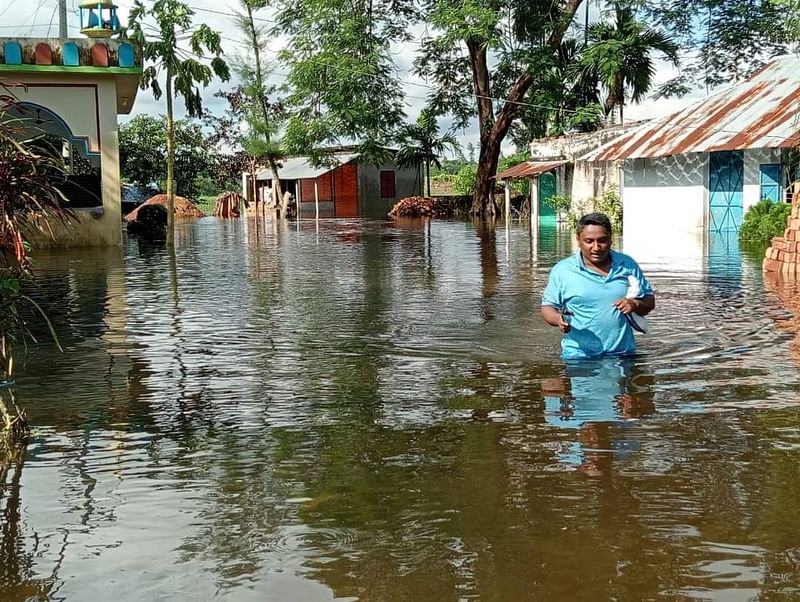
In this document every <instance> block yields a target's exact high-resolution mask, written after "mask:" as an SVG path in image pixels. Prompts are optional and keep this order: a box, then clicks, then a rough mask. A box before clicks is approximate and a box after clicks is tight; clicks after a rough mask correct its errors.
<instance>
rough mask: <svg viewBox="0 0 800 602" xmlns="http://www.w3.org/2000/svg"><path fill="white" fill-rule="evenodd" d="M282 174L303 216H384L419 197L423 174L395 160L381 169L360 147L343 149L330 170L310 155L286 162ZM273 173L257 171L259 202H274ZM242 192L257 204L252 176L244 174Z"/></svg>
mask: <svg viewBox="0 0 800 602" xmlns="http://www.w3.org/2000/svg"><path fill="white" fill-rule="evenodd" d="M278 175H279V177H280V179H281V187H282V188H283V190H284V191H287V190H288V191H289V192H291V193H292V195H294V199H295V201H296V202H297V207H298V215H299V217H314V216H315V215H316V210H317V206H318V207H319V214H320V217H342V218H355V217H371V218H384V217H386V216H387V215H388V213H389V210H390V209H391V208H392V206H393V205H394V204H395V203H396V202H397V201H399V200H400V199H402V198H404V197H408V196H413V195H415V194H418V193H419V188H420V172H419V170H417V169H416V168H401V167H398V166H397V165H396V164H395V163H394V161H392V160H389V161H387V162H385V163H384V164H382V165H380V166H376V165H372V164H370V163H368V162H366V161H364V160H363V159H362V158H361V157H360V156H359V155H358V153H357V152H356V151H355V149H354V148H348V147H341V148H338V149H335V150H334V151H333V152H332V154H331V159H330V162H329V163H328V164H327V165H326V166H322V167H316V166H314V165H313V164H312V163H311V162H310V161H309V159H308V158H307V157H290V158H288V159H284V160H283V161H282V162H281V164H280V166H279V168H278ZM271 182H272V174H271V172H270V171H269V169H268V168H267V167H266V166H263V167H262V168H261V170H260V171H258V172H257V173H256V186H255V189H256V191H257V192H256V194H258V199H259V201H265V200H267V199H268V198H269V194H270V189H271ZM242 194H243V195H244V196H245V197H246V198H247V199H248V201H253V186H252V175H250V174H247V173H245V174H242Z"/></svg>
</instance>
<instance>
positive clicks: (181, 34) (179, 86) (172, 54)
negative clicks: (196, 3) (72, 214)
mask: <svg viewBox="0 0 800 602" xmlns="http://www.w3.org/2000/svg"><path fill="white" fill-rule="evenodd" d="M193 16H194V11H193V10H192V9H191V8H190V7H189V5H188V4H187V3H186V2H183V1H182V0H156V1H155V2H154V3H153V4H152V6H151V7H150V8H147V7H145V5H144V3H143V2H142V0H135V2H134V3H133V7H132V8H131V11H130V15H129V19H130V27H129V28H128V31H127V32H126V34H127V35H128V37H129V38H130V39H131V40H132V41H134V42H135V43H136V44H137V45H138V46H139V47H140V48H141V49H142V56H143V58H144V60H145V62H146V63H150V64H149V65H148V66H147V67H146V68H145V70H144V73H143V74H142V81H141V87H142V89H147V88H150V90H151V91H152V92H153V96H154V97H155V99H156V100H158V99H159V98H161V94H162V90H161V84H160V83H159V79H158V78H159V75H160V74H161V73H164V74H166V77H167V80H168V81H167V86H168V88H169V87H171V86H172V85H173V84H174V86H175V95H176V96H180V97H181V98H183V99H184V101H185V102H186V112H187V113H188V114H189V115H190V116H191V117H199V116H200V115H201V114H202V112H203V100H202V96H201V94H200V86H203V87H206V86H208V84H210V83H211V80H212V78H213V77H214V76H215V75H216V76H217V77H218V78H220V79H221V80H223V81H227V80H228V79H229V78H230V73H229V70H228V65H227V64H226V63H225V61H224V60H223V59H222V58H221V55H222V46H221V45H220V41H221V37H220V34H219V32H217V31H214V30H212V29H211V28H210V27H209V26H208V25H207V24H205V23H202V24H200V25H198V26H195V25H194V24H193V23H192V17H193ZM147 20H152V21H155V24H156V31H157V34H156V36H153V37H150V38H148V37H147V36H146V35H145V29H147V28H148V27H149V26H148V25H147V24H146V21H147ZM183 41H187V42H188V47H189V48H188V49H183V48H181V47H180V46H179V42H183ZM206 54H211V55H213V56H212V58H211V62H210V65H206V64H205V63H203V62H202V61H203V57H204V56H205V55H206ZM168 91H169V90H168ZM170 100H171V99H168V101H170ZM171 117H172V116H171V115H168V118H169V119H171Z"/></svg>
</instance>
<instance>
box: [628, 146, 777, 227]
mask: <svg viewBox="0 0 800 602" xmlns="http://www.w3.org/2000/svg"><path fill="white" fill-rule="evenodd" d="M780 161H781V153H780V150H778V149H748V150H745V151H744V182H743V198H742V204H743V206H744V211H745V213H746V212H747V209H748V208H750V207H751V206H752V205H755V204H756V203H758V201H759V200H761V176H760V166H761V165H762V164H763V163H780ZM708 167H709V161H708V153H692V154H688V155H679V156H676V157H663V158H657V159H633V160H629V161H625V162H624V164H623V168H622V172H623V184H622V186H621V191H622V202H623V207H624V225H623V228H624V230H625V232H626V234H627V232H629V231H631V230H639V229H645V228H649V229H652V227H653V225H654V224H657V226H658V228H657V229H658V230H661V229H666V230H669V231H673V232H693V231H705V229H706V227H707V226H706V225H707V223H708V217H707V214H708V195H709V193H708Z"/></svg>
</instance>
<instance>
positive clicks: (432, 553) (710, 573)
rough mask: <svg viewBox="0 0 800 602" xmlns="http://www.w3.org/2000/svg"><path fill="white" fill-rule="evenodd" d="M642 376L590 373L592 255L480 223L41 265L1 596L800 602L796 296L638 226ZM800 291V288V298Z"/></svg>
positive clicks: (187, 239) (216, 225)
mask: <svg viewBox="0 0 800 602" xmlns="http://www.w3.org/2000/svg"><path fill="white" fill-rule="evenodd" d="M624 243H625V245H624V248H625V250H626V251H628V252H630V253H631V254H633V255H634V257H636V258H637V259H638V260H639V262H640V263H641V264H642V267H643V268H644V270H645V272H646V273H647V275H648V276H649V278H650V279H651V281H652V283H653V284H654V286H655V288H656V290H657V295H658V307H657V310H656V312H655V313H654V314H652V316H651V317H650V324H651V333H650V334H649V335H647V336H644V337H640V338H639V339H638V340H639V345H640V351H641V354H640V355H639V356H637V357H636V358H634V359H631V360H626V361H624V362H621V361H603V362H591V363H581V364H575V365H572V364H570V365H566V366H565V365H564V363H563V362H562V361H561V360H559V358H558V353H559V349H558V342H559V337H558V333H557V332H556V331H555V330H554V329H551V328H547V327H545V326H544V325H543V323H542V322H541V321H540V319H539V317H538V305H539V299H540V294H541V290H542V288H543V286H544V283H545V281H546V278H547V273H548V270H549V268H550V267H551V266H552V265H553V264H554V263H555V262H556V261H557V260H558V259H560V258H562V257H564V256H565V255H567V254H569V253H571V252H572V240H571V236H570V235H569V234H567V233H560V232H557V231H554V230H551V231H542V232H541V233H540V234H539V236H538V237H537V238H532V237H531V236H530V235H529V232H528V231H527V229H526V228H525V227H524V226H516V225H515V226H512V227H511V229H510V230H506V229H505V228H504V227H503V226H502V225H501V226H500V227H499V228H498V229H497V230H492V229H489V228H481V227H478V228H477V229H476V227H474V226H473V225H472V224H465V223H448V222H434V223H426V222H404V223H398V224H392V223H386V222H358V221H352V222H346V221H329V222H321V223H320V224H319V225H318V226H317V225H316V224H315V223H314V222H302V223H301V224H300V226H299V227H298V226H297V225H296V224H289V225H284V224H270V223H268V224H266V226H264V225H262V226H261V228H259V229H258V230H256V229H255V228H254V225H253V224H252V223H251V224H249V226H248V224H246V223H245V222H243V221H239V222H228V223H223V222H219V221H216V220H214V219H212V218H208V219H204V220H201V221H199V222H197V223H191V224H183V225H179V231H178V233H177V238H176V251H175V254H174V256H170V254H168V253H166V252H165V250H164V249H163V248H162V249H159V248H148V247H147V246H140V245H138V244H137V242H136V241H135V240H129V241H128V242H127V243H126V245H125V246H124V248H123V249H122V250H117V249H114V250H92V251H88V250H87V251H74V250H71V251H57V252H52V253H50V254H46V255H40V256H39V258H38V264H37V265H38V269H39V272H40V282H41V287H42V288H41V291H40V293H39V296H40V298H41V299H40V300H41V301H43V302H44V303H46V304H48V305H49V306H50V307H51V309H50V313H51V317H52V318H53V320H54V322H55V323H56V324H57V325H58V326H57V327H58V331H59V333H60V337H61V342H62V344H63V345H64V347H65V352H64V353H57V352H56V351H55V350H54V349H53V348H52V347H51V346H49V345H47V344H45V345H42V346H39V347H37V348H36V349H35V351H34V352H33V354H32V355H31V357H30V358H29V359H28V361H27V364H26V365H25V366H24V367H23V368H22V369H21V370H20V372H19V374H18V381H17V396H18V398H19V400H20V402H21V403H22V404H23V405H24V406H25V407H26V408H27V411H28V415H29V417H30V419H31V422H32V423H33V424H34V425H35V426H36V431H35V434H34V436H33V438H32V440H31V443H30V446H29V449H28V454H27V456H26V458H25V461H24V464H22V465H18V466H16V467H14V468H12V470H10V471H9V473H8V475H7V478H6V484H5V487H4V489H3V490H2V499H1V500H0V505H2V510H3V513H2V515H1V516H0V527H1V528H2V533H0V536H2V540H1V541H0V567H2V568H0V571H1V572H2V573H1V574H0V577H1V578H0V599H1V600H3V601H17V600H20V601H21V600H105V599H113V600H116V601H120V602H122V601H127V600H136V601H139V600H156V599H167V600H208V599H220V600H235V601H240V600H243V601H249V600H259V601H260V600H292V601H294V600H309V601H316V600H330V599H343V600H363V601H384V600H413V601H427V600H431V601H443V600H498V601H509V600H543V599H554V600H605V599H616V600H642V599H655V598H659V597H661V598H666V599H703V600H749V599H755V598H759V599H797V598H800V539H798V535H800V512H798V509H797V502H798V500H800V474H799V472H800V471H799V470H798V466H800V407H799V406H798V361H800V344H798V343H797V341H796V338H795V337H796V331H797V328H796V321H795V320H796V319H795V315H796V314H797V313H798V311H800V293H799V292H798V290H797V287H796V285H794V284H793V283H785V282H781V281H779V280H770V281H767V282H765V281H764V279H763V278H762V275H761V271H760V266H759V259H758V256H757V253H758V251H756V252H755V256H754V257H753V258H750V256H749V255H748V254H747V253H745V252H742V251H740V250H739V249H738V246H737V245H736V244H735V242H731V241H728V240H724V239H713V238H712V239H711V240H702V239H698V240H694V239H687V240H680V239H679V240H675V239H674V238H672V239H667V240H662V241H659V240H657V239H656V240H650V239H648V237H647V236H642V237H641V238H640V239H638V240H636V239H630V238H627V239H626V240H625V241H624ZM796 299H797V300H796Z"/></svg>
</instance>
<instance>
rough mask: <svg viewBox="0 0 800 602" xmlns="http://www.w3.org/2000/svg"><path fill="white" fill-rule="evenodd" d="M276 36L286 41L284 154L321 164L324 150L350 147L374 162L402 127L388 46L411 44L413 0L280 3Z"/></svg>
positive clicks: (384, 154) (400, 90)
mask: <svg viewBox="0 0 800 602" xmlns="http://www.w3.org/2000/svg"><path fill="white" fill-rule="evenodd" d="M277 8H278V10H279V14H278V21H279V25H278V26H277V27H276V31H280V33H281V34H283V35H286V36H287V37H288V40H289V43H288V44H287V46H286V48H285V49H284V50H283V51H282V52H281V53H280V58H281V60H282V61H283V62H284V64H285V65H287V66H288V69H289V74H288V77H287V87H286V88H287V90H288V96H287V97H286V105H287V108H288V110H289V113H290V115H289V118H288V122H287V126H286V130H285V133H284V140H285V142H286V145H287V148H288V149H289V150H291V151H292V152H296V153H297V154H303V155H308V156H311V158H312V160H313V161H315V162H317V163H322V162H324V161H325V159H326V157H327V155H326V153H325V152H324V150H323V148H324V147H328V146H330V145H335V144H339V143H340V141H341V140H353V141H356V142H357V143H358V144H359V146H360V148H359V151H360V152H361V154H362V156H364V157H366V158H367V159H368V160H369V161H371V162H373V163H376V164H378V163H381V162H383V160H385V159H386V158H388V154H387V151H386V150H385V149H386V148H387V147H388V146H390V144H391V142H392V140H393V139H394V135H395V131H396V129H397V127H398V126H399V125H400V124H401V123H402V122H403V121H404V118H405V111H404V90H403V88H402V86H401V85H400V82H399V80H398V75H397V67H396V65H395V63H394V57H393V55H392V48H391V46H392V44H394V43H399V42H402V41H405V40H407V39H409V36H410V34H409V27H408V24H409V20H410V18H411V17H414V16H415V15H416V13H415V10H414V9H415V6H414V3H413V2H412V1H411V0H371V1H370V2H361V1H357V2H352V1H351V0H279V3H278V5H277Z"/></svg>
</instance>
